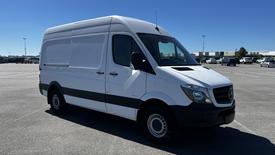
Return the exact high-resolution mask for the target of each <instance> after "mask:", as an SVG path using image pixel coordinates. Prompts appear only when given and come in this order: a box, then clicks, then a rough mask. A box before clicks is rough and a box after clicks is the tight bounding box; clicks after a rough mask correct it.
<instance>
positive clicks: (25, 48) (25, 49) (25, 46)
mask: <svg viewBox="0 0 275 155" xmlns="http://www.w3.org/2000/svg"><path fill="white" fill-rule="evenodd" d="M22 39H23V40H24V51H25V57H27V44H26V40H27V38H22Z"/></svg>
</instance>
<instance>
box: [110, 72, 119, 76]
mask: <svg viewBox="0 0 275 155" xmlns="http://www.w3.org/2000/svg"><path fill="white" fill-rule="evenodd" d="M110 75H112V76H117V75H118V73H117V72H111V73H110Z"/></svg>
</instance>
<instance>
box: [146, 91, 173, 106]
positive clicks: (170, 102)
mask: <svg viewBox="0 0 275 155" xmlns="http://www.w3.org/2000/svg"><path fill="white" fill-rule="evenodd" d="M150 99H158V100H161V101H163V102H164V103H166V104H167V105H168V106H169V105H176V102H175V101H174V100H173V99H172V98H171V97H170V96H168V95H166V94H164V93H162V92H158V91H153V92H148V93H146V94H145V95H144V96H142V97H141V100H142V101H144V102H145V101H147V100H150Z"/></svg>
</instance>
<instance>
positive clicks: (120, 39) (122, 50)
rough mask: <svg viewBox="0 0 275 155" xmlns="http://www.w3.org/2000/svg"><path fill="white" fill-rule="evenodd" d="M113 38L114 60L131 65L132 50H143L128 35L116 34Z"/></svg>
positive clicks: (120, 63) (124, 64) (123, 64)
mask: <svg viewBox="0 0 275 155" xmlns="http://www.w3.org/2000/svg"><path fill="white" fill-rule="evenodd" d="M112 40H113V59H114V62H115V63H116V64H119V65H122V66H127V67H130V61H131V54H132V52H141V50H140V48H139V47H138V45H137V44H136V42H135V40H134V39H133V38H132V37H131V36H128V35H114V36H113V39H112Z"/></svg>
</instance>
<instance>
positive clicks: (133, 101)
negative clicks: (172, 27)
mask: <svg viewBox="0 0 275 155" xmlns="http://www.w3.org/2000/svg"><path fill="white" fill-rule="evenodd" d="M39 88H40V92H41V94H43V95H45V96H47V98H48V103H49V104H50V106H51V109H52V110H53V112H54V113H56V114H60V113H62V112H64V111H65V109H66V107H67V105H68V104H71V105H76V106H80V107H84V108H88V109H92V110H96V111H100V112H103V113H108V114H112V115H116V116H120V117H123V118H127V119H130V120H133V121H137V122H138V123H139V125H141V127H142V128H143V130H144V132H145V135H146V136H147V137H148V138H150V139H151V140H154V141H155V142H163V141H166V140H167V139H169V137H170V135H171V133H173V131H175V130H176V129H178V128H181V127H205V126H218V125H221V124H227V123H230V122H232V121H233V119H234V115H235V100H234V96H233V86H232V82H231V81H230V80H228V79H227V78H226V77H224V76H222V75H221V74H219V73H217V72H215V71H213V70H212V69H209V68H206V67H203V66H201V65H200V64H198V63H197V62H196V61H195V60H194V59H193V58H192V56H191V55H190V54H189V52H188V51H187V50H186V49H185V48H184V47H183V46H182V45H181V44H180V43H179V42H178V41H177V40H176V39H175V38H174V37H173V36H171V35H170V34H169V33H168V32H167V31H166V30H164V29H163V28H161V27H158V26H156V25H155V24H152V23H149V22H145V21H142V20H138V19H133V18H128V17H121V16H108V17H101V18H96V19H91V20H85V21H80V22H75V23H70V24H66V25H61V26H57V27H53V28H49V29H48V30H47V31H46V32H45V36H44V38H43V45H42V51H41V61H40V84H39Z"/></svg>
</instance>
